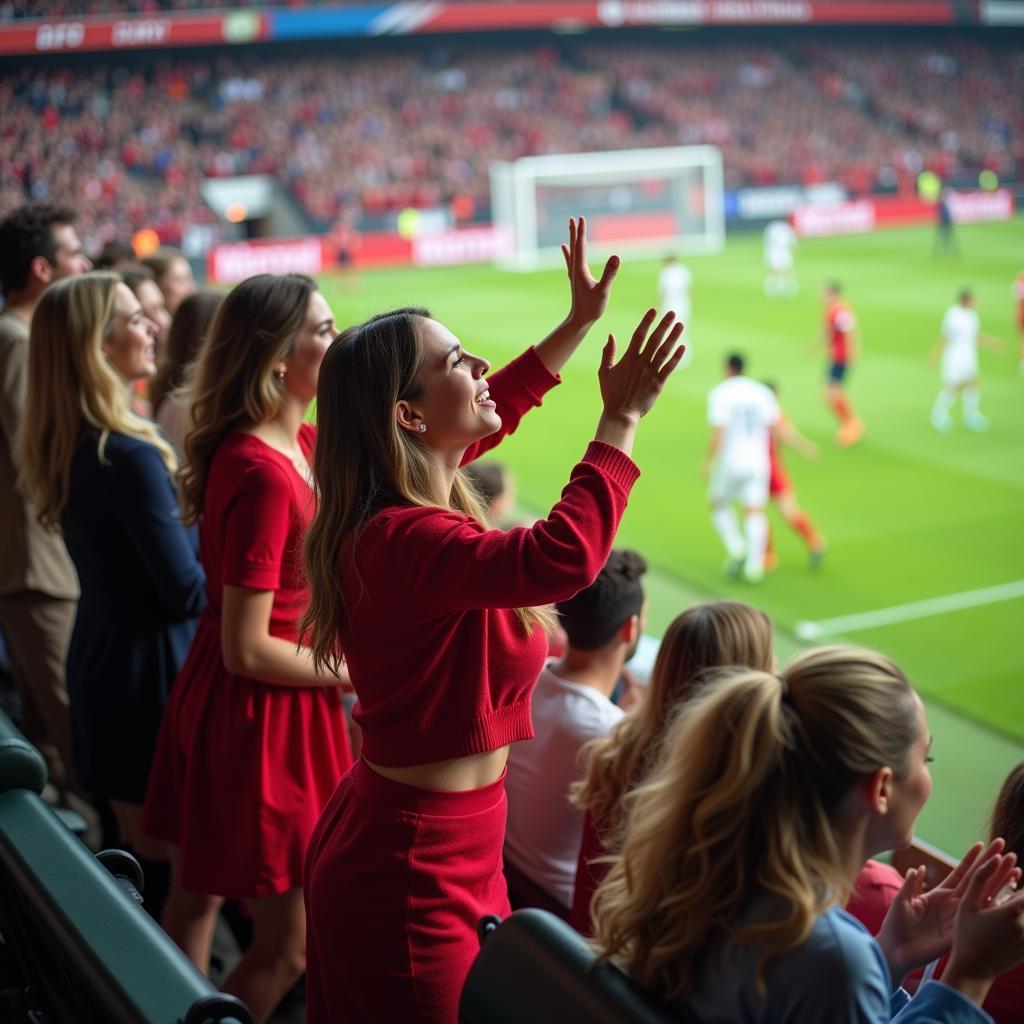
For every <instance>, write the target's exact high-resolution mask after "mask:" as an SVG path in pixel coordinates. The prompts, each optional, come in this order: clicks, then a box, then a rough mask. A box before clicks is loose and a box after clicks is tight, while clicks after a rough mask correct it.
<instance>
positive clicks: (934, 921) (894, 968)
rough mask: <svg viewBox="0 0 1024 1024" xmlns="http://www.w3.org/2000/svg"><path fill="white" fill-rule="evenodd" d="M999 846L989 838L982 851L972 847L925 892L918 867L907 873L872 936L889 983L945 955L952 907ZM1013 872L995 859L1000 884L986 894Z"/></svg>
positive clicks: (953, 914) (950, 937)
mask: <svg viewBox="0 0 1024 1024" xmlns="http://www.w3.org/2000/svg"><path fill="white" fill-rule="evenodd" d="M1004 845H1005V844H1004V843H1003V840H1002V839H995V840H993V841H992V842H991V843H989V845H988V846H987V847H985V846H984V845H983V844H982V843H975V844H974V846H972V847H971V848H970V850H968V851H967V853H966V854H965V855H964V858H963V860H961V861H960V863H959V864H958V865H957V866H956V867H955V868H954V869H953V870H952V871H951V872H950V873H949V874H948V875H947V876H946V878H945V879H943V881H942V882H941V883H940V884H939V885H937V886H936V887H935V888H934V889H932V890H930V891H929V892H925V891H924V882H925V869H924V868H923V867H921V868H911V870H910V871H908V872H907V877H906V879H905V880H904V882H903V887H902V888H901V889H900V891H899V892H898V893H897V894H896V897H895V899H894V900H893V902H892V905H891V906H890V907H889V912H888V913H887V914H886V916H885V920H884V921H883V922H882V928H881V931H880V932H879V933H878V944H879V945H880V946H881V947H882V949H883V950H884V951H885V955H886V959H887V960H888V962H889V969H890V972H891V974H892V979H893V981H894V982H895V983H899V982H900V981H901V980H902V978H903V977H904V976H905V975H906V974H907V973H908V972H909V971H912V970H914V968H916V967H920V966H922V965H923V964H927V963H930V962H931V961H932V960H935V959H938V957H940V956H942V955H943V954H945V953H947V952H948V951H949V948H950V945H951V944H952V941H953V925H954V922H955V920H956V913H957V909H958V907H959V906H960V902H961V900H962V899H963V897H964V894H965V893H966V892H967V889H968V886H969V885H970V884H971V879H972V878H973V877H974V876H975V874H976V873H977V872H978V871H979V870H980V869H981V868H982V867H983V866H984V865H985V864H987V863H988V862H989V861H990V860H992V859H993V858H997V857H999V854H1000V853H1001V852H1002V849H1003V846H1004ZM1014 873H1016V876H1017V877H1019V874H1020V872H1019V869H1016V868H1015V867H1014V865H1013V862H1011V863H1010V864H1009V867H1007V866H1006V861H1005V858H1003V859H1001V860H1000V871H999V879H1001V881H999V884H998V885H997V886H995V888H993V889H992V893H991V894H990V896H991V895H994V894H995V892H997V891H998V889H999V888H1001V887H1002V886H1003V885H1005V884H1006V883H1007V882H1008V881H1010V880H1012V879H1013V877H1014ZM1004 875H1005V877H1004Z"/></svg>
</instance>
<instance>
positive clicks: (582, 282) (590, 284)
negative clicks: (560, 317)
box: [562, 217, 619, 327]
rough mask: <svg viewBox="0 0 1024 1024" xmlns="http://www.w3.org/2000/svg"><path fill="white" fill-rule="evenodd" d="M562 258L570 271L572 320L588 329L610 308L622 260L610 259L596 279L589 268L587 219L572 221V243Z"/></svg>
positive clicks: (564, 249) (570, 318)
mask: <svg viewBox="0 0 1024 1024" xmlns="http://www.w3.org/2000/svg"><path fill="white" fill-rule="evenodd" d="M562 255H563V256H564V257H565V265H566V268H567V269H568V271H569V285H570V287H571V289H572V309H571V310H570V312H569V320H570V321H571V322H572V323H573V324H575V325H576V326H578V327H589V326H590V325H591V324H593V323H595V322H596V321H597V320H599V319H600V318H601V314H602V313H604V311H605V308H606V307H607V305H608V296H609V295H610V294H611V290H612V281H614V280H615V275H616V274H617V273H618V272H619V257H618V256H610V257H609V258H608V262H607V263H606V264H605V265H604V273H603V274H602V275H601V280H600V281H595V280H594V275H593V274H591V273H590V267H588V266H587V218H586V217H580V219H579V221H577V220H576V218H575V217H571V218H570V219H569V244H568V245H563V246H562Z"/></svg>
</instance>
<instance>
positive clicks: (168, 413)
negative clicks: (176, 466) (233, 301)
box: [149, 290, 224, 455]
mask: <svg viewBox="0 0 1024 1024" xmlns="http://www.w3.org/2000/svg"><path fill="white" fill-rule="evenodd" d="M223 301H224V294H223V292H215V291H212V290H202V291H198V292H196V293H195V294H194V295H189V296H188V297H187V298H185V299H182V302H181V305H180V306H178V312H177V313H175V314H174V319H173V321H172V322H171V329H170V332H169V333H168V336H167V355H166V357H165V359H164V361H163V362H162V363H158V364H157V371H156V376H155V377H154V378H153V381H152V383H151V384H150V386H149V400H150V402H151V403H152V406H153V418H154V419H155V420H156V422H157V424H158V425H159V427H160V429H161V430H162V431H163V432H164V437H166V438H167V440H168V441H170V442H171V444H172V445H173V447H174V450H175V451H176V452H178V453H179V455H180V454H181V453H182V452H184V450H185V432H186V431H187V430H188V428H189V425H190V424H189V422H188V415H187V406H186V405H185V398H184V396H183V395H182V394H180V393H179V391H180V389H181V388H182V387H183V386H184V384H185V373H186V370H187V368H188V367H189V366H190V365H191V364H192V362H193V361H194V359H195V358H196V356H197V355H198V353H199V350H200V348H201V347H202V344H203V341H204V340H205V339H206V334H207V332H208V331H209V329H210V324H211V323H212V322H213V318H214V317H215V316H216V314H217V310H218V309H219V308H220V304H221V302H223Z"/></svg>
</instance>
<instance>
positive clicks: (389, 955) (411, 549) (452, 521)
mask: <svg viewBox="0 0 1024 1024" xmlns="http://www.w3.org/2000/svg"><path fill="white" fill-rule="evenodd" d="M584 239H585V225H583V223H582V222H581V224H580V228H579V231H578V232H577V230H576V226H575V224H574V223H571V224H570V242H569V245H568V246H566V247H564V252H565V256H566V261H567V263H568V266H569V276H570V281H571V283H572V297H573V302H572V310H571V312H570V314H569V316H568V318H567V319H566V320H565V321H563V323H562V324H561V325H560V326H559V327H557V328H556V329H555V331H553V332H552V333H551V334H550V335H549V336H548V337H547V338H545V339H544V341H542V342H540V343H539V344H538V345H537V347H536V348H530V349H528V350H527V351H526V352H525V353H524V354H523V355H522V356H520V357H519V358H518V359H516V360H514V361H513V362H512V363H511V364H510V365H509V366H507V367H505V369H503V370H500V371H498V372H497V373H495V374H494V375H493V376H492V377H490V379H489V380H488V379H485V376H484V375H485V374H486V373H487V371H488V370H489V366H488V363H487V362H486V360H484V359H481V358H479V357H477V356H474V355H470V354H469V353H468V352H465V351H463V349H462V347H461V345H460V344H459V341H458V339H456V338H455V337H454V335H452V334H451V332H449V331H448V330H447V329H446V328H444V327H443V326H442V325H441V324H439V323H437V322H436V321H435V320H433V319H431V318H430V316H429V314H428V313H427V312H426V311H425V310H411V309H405V310H396V311H394V312H392V313H386V314H383V315H382V316H379V317H374V318H373V319H372V320H370V321H368V322H367V323H365V324H362V325H361V326H359V327H354V328H351V329H349V330H347V331H345V332H344V333H343V334H342V335H341V336H340V337H339V338H338V340H337V341H336V342H335V343H334V344H333V345H332V346H331V350H330V352H329V353H328V355H327V357H326V358H325V360H324V366H323V372H322V374H321V379H320V388H319V392H318V415H319V420H320V438H319V441H318V444H317V451H316V458H315V464H314V469H315V476H316V484H317V493H318V499H319V507H318V512H317V515H316V517H315V519H314V522H313V525H312V526H311V528H310V533H309V538H308V541H307V550H306V564H307V567H308V571H309V576H310V581H311V588H310V589H311V604H310V613H309V615H308V616H307V618H306V620H305V624H306V625H308V626H309V627H310V636H311V641H312V642H311V646H312V648H313V650H314V652H315V654H314V661H315V664H318V665H324V666H328V667H330V666H334V665H337V664H338V658H339V650H340V649H344V651H345V657H346V659H347V663H348V669H349V673H350V675H351V677H352V682H353V685H354V687H355V690H356V694H357V697H358V702H357V704H356V706H355V709H354V710H353V716H354V717H355V719H356V720H357V721H358V722H359V724H360V726H361V727H362V732H363V750H362V758H361V760H360V761H358V762H357V763H356V765H355V767H354V768H353V769H352V771H351V772H349V773H348V774H347V775H346V776H345V778H344V779H342V781H341V783H340V784H339V786H338V788H337V790H336V791H335V793H334V795H333V796H332V797H331V800H330V802H329V803H328V805H327V807H326V808H325V810H324V814H323V817H322V818H321V819H320V822H319V823H318V825H317V828H316V831H315V832H314V834H313V837H312V838H311V840H310V846H309V855H308V858H307V868H306V906H307V913H308V920H309V927H308V938H307V944H308V970H307V975H306V994H307V1007H308V1014H309V1016H308V1019H309V1021H310V1022H311V1024H323V1022H326V1021H345V1022H346V1024H362V1022H371V1021H373V1022H379V1021H417V1022H418V1024H454V1022H455V1020H456V1017H457V1012H458V1002H459V996H460V993H461V990H462V985H463V982H464V980H465V977H466V973H467V971H468V969H469V966H470V964H471V962H472V960H473V957H474V956H475V954H476V951H477V949H478V940H477V937H476V924H477V921H478V920H479V918H480V917H481V916H482V915H484V914H489V913H499V914H501V913H507V912H508V894H507V890H506V887H505V882H504V876H503V875H502V870H501V850H502V842H503V839H504V833H505V790H504V778H505V762H506V759H507V756H508V748H509V744H511V743H513V742H515V741H517V740H524V739H529V738H530V737H531V736H532V735H533V730H532V724H531V721H530V697H531V691H532V689H533V686H534V683H535V682H536V679H537V674H538V672H539V671H540V668H541V665H542V664H543V661H544V658H545V656H546V654H547V650H548V645H547V639H546V637H545V634H544V630H543V628H542V627H543V625H544V624H545V623H546V622H547V621H548V620H549V619H550V617H551V611H550V609H546V608H545V609H539V608H538V607H537V606H538V605H548V604H550V603H551V602H554V601H558V600H561V599H563V598H567V597H570V596H571V595H572V594H575V593H576V592H577V591H578V590H580V589H581V588H583V587H585V586H588V585H589V584H590V583H591V582H592V581H593V580H594V578H595V577H596V576H597V574H598V572H599V571H600V570H601V568H602V567H603V565H604V564H605V561H606V560H607V557H608V553H609V551H610V549H611V546H612V541H613V539H614V537H615V531H616V529H617V528H618V524H619V519H620V518H621V516H622V513H623V511H624V510H625V506H626V501H627V497H628V494H629V491H630V488H631V487H632V485H633V483H634V481H635V480H636V477H637V475H638V470H637V468H636V466H635V465H634V463H633V461H632V460H631V459H630V457H629V453H630V451H631V450H632V446H633V438H634V434H635V432H636V427H637V423H638V422H639V420H640V417H641V416H642V415H643V414H644V413H646V412H647V411H648V410H649V409H650V408H651V407H652V406H653V405H654V402H655V399H656V398H657V395H658V394H659V392H660V391H661V390H662V387H663V386H664V382H665V380H666V379H667V378H668V376H669V374H670V373H671V372H672V371H673V370H674V369H675V367H676V366H677V365H678V363H679V359H680V357H681V356H682V347H681V346H679V347H677V346H676V341H677V339H678V337H679V334H680V333H681V331H682V325H681V324H680V325H676V326H675V327H673V326H672V320H673V316H672V315H669V316H666V317H665V318H664V319H663V320H662V321H661V323H660V324H659V325H658V327H657V328H656V329H655V330H654V331H653V333H651V335H650V338H649V339H648V332H649V331H650V329H651V327H652V325H653V323H654V318H655V315H656V313H655V311H654V310H650V311H649V312H648V313H647V315H646V316H645V317H644V319H643V320H642V321H641V323H640V326H639V327H638V328H637V330H636V332H635V333H634V335H633V339H632V341H631V343H630V345H629V347H628V349H627V351H626V353H625V354H624V355H623V357H622V359H621V361H619V362H618V363H617V364H616V363H615V362H614V353H615V343H614V339H612V338H609V341H608V345H607V346H606V348H605V351H604V357H603V360H602V365H601V369H600V372H599V378H600V383H601V393H602V398H603V402H604V414H603V415H602V417H601V420H600V424H599V426H598V428H597V432H596V434H595V439H594V441H593V442H592V443H591V444H590V446H589V447H588V449H587V451H586V454H585V455H584V456H583V458H582V459H581V460H580V462H579V463H578V464H577V465H576V467H575V469H574V470H573V472H572V475H571V477H570V479H569V482H568V484H567V485H566V487H565V489H564V490H563V492H562V498H561V500H560V501H559V502H558V503H557V504H556V505H555V507H554V508H553V509H552V511H551V513H550V515H549V516H548V518H546V519H543V520H540V521H539V522H538V523H536V524H534V525H533V526H531V527H521V528H517V529H512V530H509V531H501V530H497V529H492V528H490V527H489V525H488V524H487V522H486V519H485V513H484V512H483V510H482V503H481V502H480V501H479V500H478V499H477V498H476V497H475V495H474V493H473V492H472V490H471V489H470V487H469V486H468V484H467V483H466V482H465V480H464V477H463V475H462V472H461V471H460V469H459V467H460V466H461V465H462V464H464V463H466V462H468V461H470V460H472V459H474V458H476V457H477V456H478V455H480V454H482V453H483V451H485V450H486V449H488V448H491V447H493V446H494V445H495V444H496V443H497V442H498V441H499V440H500V439H501V438H502V437H503V436H505V435H506V434H508V433H510V432H511V431H512V430H513V429H515V427H516V425H517V424H518V422H519V420H520V419H521V417H522V416H523V414H524V413H525V412H526V411H527V410H529V409H530V408H531V407H533V406H537V405H539V404H540V401H541V396H542V395H543V394H544V392H545V391H547V390H548V389H550V388H551V387H552V386H553V385H554V384H556V383H557V382H558V380H557V377H556V376H555V375H556V374H557V373H558V371H559V370H560V369H561V367H562V366H563V365H564V363H565V361H566V360H567V359H568V357H569V356H570V355H571V354H572V353H573V352H574V351H575V349H576V347H577V346H578V345H579V343H580V342H581V341H582V339H583V337H584V336H585V335H586V333H587V330H588V329H589V328H590V326H591V325H592V324H593V323H594V321H596V320H597V318H598V317H599V316H600V315H601V313H602V312H603V311H604V307H605V304H606V302H607V296H608V291H609V287H610V284H611V278H612V276H613V275H614V272H615V269H616V267H617V264H618V261H617V260H615V259H614V258H613V260H612V261H609V264H608V267H607V268H606V270H605V273H604V275H603V277H602V279H601V280H600V281H599V282H598V281H594V279H593V278H592V277H591V276H590V273H589V271H587V269H586V261H585V252H584ZM339 645H340V646H339Z"/></svg>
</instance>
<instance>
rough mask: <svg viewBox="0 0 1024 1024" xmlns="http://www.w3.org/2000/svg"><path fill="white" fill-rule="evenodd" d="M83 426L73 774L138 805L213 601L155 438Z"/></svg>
mask: <svg viewBox="0 0 1024 1024" xmlns="http://www.w3.org/2000/svg"><path fill="white" fill-rule="evenodd" d="M98 437H99V435H98V432H97V431H95V430H87V431H85V432H84V433H83V435H82V439H81V441H80V442H79V445H78V448H77V450H76V451H75V455H74V458H73V459H72V462H71V476H70V481H69V493H68V503H67V505H66V506H65V508H64V511H63V513H62V514H61V527H62V528H63V531H64V540H65V542H66V543H67V547H68V551H69V553H70V554H71V558H72V561H73V562H74V563H75V569H76V570H77V571H78V579H79V582H80V584H81V590H82V596H81V598H80V599H79V603H78V616H77V618H76V619H75V629H74V632H73V634H72V637H71V646H70V649H69V651H68V661H67V684H68V694H69V696H70V698H71V732H72V744H73V753H74V759H75V770H76V772H77V774H78V778H79V781H80V782H81V784H82V785H83V786H84V787H85V788H87V789H88V790H90V791H91V792H92V793H94V794H96V795H98V796H106V797H110V798H112V799H115V800H125V801H128V802H130V803H141V802H142V800H143V799H144V797H145V795H146V781H147V779H148V777H149V762H150V759H151V757H152V754H153V748H154V746H155V745H156V735H157V730H158V729H159V726H160V715H161V713H162V711H163V706H164V703H165V701H166V700H167V695H168V693H169V692H170V687H171V683H172V682H173V681H174V677H175V676H176V675H177V673H178V669H179V668H180V667H181V664H182V662H183V661H184V660H185V655H186V654H187V653H188V648H189V644H191V642H192V636H193V634H194V633H195V618H196V616H197V615H198V614H199V613H200V611H202V609H203V606H204V605H205V604H206V577H205V575H204V573H203V570H202V567H201V566H200V564H199V557H198V540H197V536H196V531H195V530H194V529H187V528H186V527H185V526H184V525H183V524H182V522H181V518H180V515H179V513H178V503H177V495H176V494H175V490H174V485H173V484H172V482H171V477H170V474H169V473H168V472H167V467H166V466H164V463H163V460H162V459H161V457H160V453H159V452H158V451H157V449H156V448H155V447H153V445H151V444H149V443H148V442H146V441H140V440H137V439H135V438H132V437H127V436H125V435H124V434H111V435H110V437H109V439H108V441H107V445H106V450H105V453H104V459H103V460H102V461H101V460H100V458H99V455H98V452H97V442H98Z"/></svg>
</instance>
